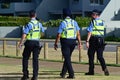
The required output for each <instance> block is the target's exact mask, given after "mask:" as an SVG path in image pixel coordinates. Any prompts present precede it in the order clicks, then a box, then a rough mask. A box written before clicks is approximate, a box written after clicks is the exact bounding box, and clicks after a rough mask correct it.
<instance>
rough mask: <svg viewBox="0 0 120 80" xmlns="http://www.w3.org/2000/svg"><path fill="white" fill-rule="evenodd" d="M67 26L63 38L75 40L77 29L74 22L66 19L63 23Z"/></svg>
mask: <svg viewBox="0 0 120 80" xmlns="http://www.w3.org/2000/svg"><path fill="white" fill-rule="evenodd" d="M63 23H64V24H65V26H66V27H65V28H64V30H63V32H62V34H61V38H75V37H76V33H75V27H74V21H73V20H71V19H65V21H63Z"/></svg>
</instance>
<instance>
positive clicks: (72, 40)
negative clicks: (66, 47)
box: [60, 38, 77, 45]
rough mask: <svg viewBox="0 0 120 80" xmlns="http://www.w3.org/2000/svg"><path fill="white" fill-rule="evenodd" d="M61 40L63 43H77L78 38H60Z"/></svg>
mask: <svg viewBox="0 0 120 80" xmlns="http://www.w3.org/2000/svg"><path fill="white" fill-rule="evenodd" d="M60 42H61V43H62V44H75V45H76V44H77V43H76V39H67V38H60Z"/></svg>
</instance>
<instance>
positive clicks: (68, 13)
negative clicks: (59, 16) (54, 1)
mask: <svg viewBox="0 0 120 80" xmlns="http://www.w3.org/2000/svg"><path fill="white" fill-rule="evenodd" d="M63 16H64V17H67V16H69V17H71V10H70V9H68V8H64V9H63Z"/></svg>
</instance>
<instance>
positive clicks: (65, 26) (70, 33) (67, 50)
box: [54, 8, 81, 79]
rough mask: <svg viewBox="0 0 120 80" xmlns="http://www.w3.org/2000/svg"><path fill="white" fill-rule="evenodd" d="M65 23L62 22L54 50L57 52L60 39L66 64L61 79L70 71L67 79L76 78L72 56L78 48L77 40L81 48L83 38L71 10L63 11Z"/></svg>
mask: <svg viewBox="0 0 120 80" xmlns="http://www.w3.org/2000/svg"><path fill="white" fill-rule="evenodd" d="M63 17H64V18H65V19H64V21H62V22H61V24H60V26H59V29H58V34H57V37H56V40H55V44H54V49H55V50H57V47H58V45H57V43H58V41H59V39H60V43H61V51H62V55H63V57H64V64H63V68H62V71H61V73H60V76H61V78H65V75H66V73H67V71H68V73H69V76H68V77H67V78H71V79H72V78H74V70H73V68H72V64H71V55H72V52H73V50H74V48H75V46H76V38H77V40H78V45H79V47H81V38H80V33H79V30H80V28H79V26H78V24H77V22H76V21H75V20H73V19H71V11H70V9H66V8H65V9H63Z"/></svg>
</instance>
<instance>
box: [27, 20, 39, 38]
mask: <svg viewBox="0 0 120 80" xmlns="http://www.w3.org/2000/svg"><path fill="white" fill-rule="evenodd" d="M29 24H31V25H32V29H31V30H30V31H29V33H28V34H27V37H26V39H27V40H39V39H40V26H39V22H38V21H37V20H34V21H31V22H29Z"/></svg>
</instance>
